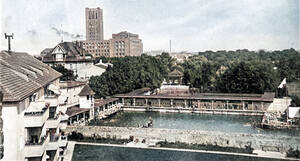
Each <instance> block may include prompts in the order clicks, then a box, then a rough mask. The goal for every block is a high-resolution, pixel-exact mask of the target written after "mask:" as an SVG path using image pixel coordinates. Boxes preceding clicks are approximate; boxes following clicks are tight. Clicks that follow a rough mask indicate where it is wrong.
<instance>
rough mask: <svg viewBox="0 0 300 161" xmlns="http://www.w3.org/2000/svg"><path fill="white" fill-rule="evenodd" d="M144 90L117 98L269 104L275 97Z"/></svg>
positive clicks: (268, 93)
mask: <svg viewBox="0 0 300 161" xmlns="http://www.w3.org/2000/svg"><path fill="white" fill-rule="evenodd" d="M145 92H146V89H145V88H143V89H139V90H135V91H132V92H130V93H127V94H119V95H116V96H115V97H117V98H122V97H125V98H154V99H157V98H161V99H200V100H220V101H266V102H271V101H273V99H274V97H275V93H273V92H265V93H264V94H240V93H187V94H168V93H164V94H152V95H143V93H145Z"/></svg>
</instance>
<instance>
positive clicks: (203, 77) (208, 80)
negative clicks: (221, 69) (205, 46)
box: [182, 59, 218, 92]
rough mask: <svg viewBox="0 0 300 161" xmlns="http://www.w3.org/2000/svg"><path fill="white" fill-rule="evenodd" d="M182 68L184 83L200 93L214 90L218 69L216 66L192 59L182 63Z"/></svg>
mask: <svg viewBox="0 0 300 161" xmlns="http://www.w3.org/2000/svg"><path fill="white" fill-rule="evenodd" d="M182 66H183V68H184V79H183V82H184V83H186V84H190V86H191V87H194V88H200V89H201V91H202V92H207V91H210V90H212V88H214V85H215V80H216V79H215V78H216V73H217V69H218V65H217V64H215V63H213V62H208V61H199V59H192V60H190V61H186V62H185V63H183V64H182Z"/></svg>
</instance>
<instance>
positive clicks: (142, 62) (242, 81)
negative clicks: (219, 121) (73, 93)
mask: <svg viewBox="0 0 300 161" xmlns="http://www.w3.org/2000/svg"><path fill="white" fill-rule="evenodd" d="M103 61H104V62H110V63H113V64H114V67H112V68H108V69H107V71H106V72H104V73H103V75H101V76H96V77H92V78H91V79H90V82H89V83H90V86H91V88H92V89H93V90H94V91H95V92H96V96H97V97H104V96H109V95H113V94H117V93H125V92H129V91H132V90H134V89H138V88H142V87H150V88H152V89H154V88H157V87H159V86H160V85H161V82H162V81H163V79H164V78H166V76H167V74H168V72H170V71H172V70H173V69H177V70H179V71H182V72H183V73H184V78H183V82H184V83H185V84H188V85H190V86H191V87H194V88H199V89H200V91H201V92H222V93H227V92H230V93H263V92H265V91H275V89H276V88H277V86H278V85H279V84H280V81H281V80H282V79H283V78H285V77H286V78H287V80H288V81H294V80H296V79H297V78H299V77H300V53H299V52H297V51H295V50H294V49H288V50H282V51H273V52H271V51H263V50H261V51H258V52H254V51H248V50H236V51H216V52H212V51H205V52H199V53H198V55H194V56H191V57H189V59H188V60H187V61H185V62H184V63H181V64H178V63H177V64H176V63H175V61H174V59H172V57H170V56H169V54H167V53H163V54H162V55H159V56H155V57H154V56H147V55H142V56H141V57H124V58H104V59H103Z"/></svg>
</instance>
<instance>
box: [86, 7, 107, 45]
mask: <svg viewBox="0 0 300 161" xmlns="http://www.w3.org/2000/svg"><path fill="white" fill-rule="evenodd" d="M85 24H86V40H87V41H95V40H96V41H100V40H103V12H102V9H101V8H99V7H98V8H85Z"/></svg>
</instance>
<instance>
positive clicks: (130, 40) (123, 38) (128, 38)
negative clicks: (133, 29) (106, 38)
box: [110, 31, 143, 57]
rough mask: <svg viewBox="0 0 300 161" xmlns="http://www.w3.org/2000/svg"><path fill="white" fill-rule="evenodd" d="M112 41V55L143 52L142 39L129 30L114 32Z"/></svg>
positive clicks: (133, 54) (119, 55)
mask: <svg viewBox="0 0 300 161" xmlns="http://www.w3.org/2000/svg"><path fill="white" fill-rule="evenodd" d="M110 42H111V49H110V50H111V55H112V57H124V56H141V54H142V53H143V44H142V40H141V39H139V35H138V34H132V33H130V32H127V31H123V32H120V33H117V34H112V38H111V39H110Z"/></svg>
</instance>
